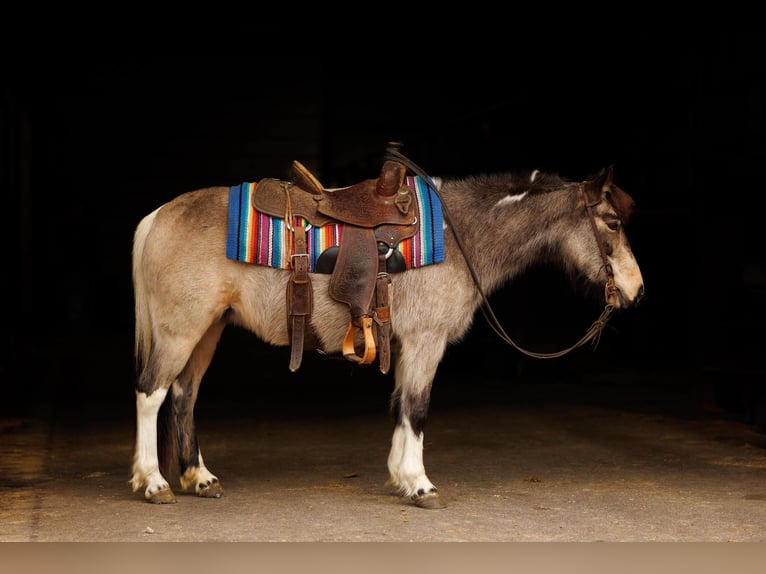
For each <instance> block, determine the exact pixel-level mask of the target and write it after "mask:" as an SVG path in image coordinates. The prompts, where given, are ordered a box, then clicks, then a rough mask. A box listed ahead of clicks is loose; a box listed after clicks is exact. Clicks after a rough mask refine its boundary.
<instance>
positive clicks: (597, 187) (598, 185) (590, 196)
mask: <svg viewBox="0 0 766 574" xmlns="http://www.w3.org/2000/svg"><path fill="white" fill-rule="evenodd" d="M613 175H614V168H613V166H609V167H606V168H602V169H601V170H600V171H599V172H598V173H597V174H596V175H592V176H590V177H589V178H588V179H586V180H585V181H584V182H583V191H584V192H585V197H586V199H587V201H588V203H590V204H594V203H598V202H599V201H601V200H602V199H604V194H605V193H607V192H608V191H610V190H611V188H612V177H613Z"/></svg>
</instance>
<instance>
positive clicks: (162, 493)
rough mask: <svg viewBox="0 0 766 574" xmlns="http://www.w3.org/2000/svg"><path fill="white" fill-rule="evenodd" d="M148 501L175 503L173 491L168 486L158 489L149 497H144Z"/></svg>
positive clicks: (153, 502)
mask: <svg viewBox="0 0 766 574" xmlns="http://www.w3.org/2000/svg"><path fill="white" fill-rule="evenodd" d="M146 500H147V501H148V502H151V503H152V504H175V503H176V497H175V495H174V494H173V491H172V490H170V489H169V488H163V489H162V490H158V491H157V492H155V493H154V494H152V495H151V496H149V498H147V499H146Z"/></svg>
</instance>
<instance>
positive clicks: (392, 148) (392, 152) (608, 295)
mask: <svg viewBox="0 0 766 574" xmlns="http://www.w3.org/2000/svg"><path fill="white" fill-rule="evenodd" d="M398 147H399V144H389V146H388V147H387V148H386V153H385V156H384V159H385V160H393V161H398V162H400V163H401V164H403V165H405V166H406V167H407V168H408V169H410V170H411V171H412V172H413V173H414V174H415V175H418V176H420V177H421V178H422V179H423V181H424V182H425V183H426V184H427V185H428V187H429V188H431V189H432V190H433V192H434V193H435V194H436V195H437V196H438V197H439V200H440V201H441V206H442V214H443V215H444V219H445V220H446V221H447V223H448V224H449V226H450V229H451V230H452V234H453V235H454V237H455V241H456V242H457V245H458V247H459V248H460V252H461V253H462V254H463V258H464V259H465V262H466V265H467V266H468V271H469V272H470V273H471V277H472V278H473V282H474V284H475V285H476V289H477V290H478V292H479V296H480V297H481V311H482V313H483V314H484V318H485V319H486V320H487V323H489V326H490V327H491V328H492V330H493V331H494V332H495V334H497V336H498V337H500V338H501V339H502V340H503V341H505V342H506V343H508V344H509V345H511V346H512V347H513V348H514V349H516V350H517V351H519V352H520V353H522V354H524V355H527V356H528V357H533V358H535V359H554V358H557V357H561V356H563V355H566V354H567V353H569V352H571V351H574V350H575V349H577V348H578V347H582V346H583V345H585V344H586V343H588V342H592V344H593V347H594V348H595V347H597V346H598V343H599V340H600V338H601V332H602V330H603V329H604V327H606V324H607V322H608V321H609V318H610V317H611V316H612V313H613V312H614V309H615V304H614V301H615V299H616V297H617V287H616V285H615V283H614V270H613V269H612V264H611V263H609V258H608V257H607V255H606V251H605V249H604V243H603V241H602V239H601V235H600V234H599V232H598V227H597V226H596V218H595V215H594V214H593V208H594V207H595V206H597V205H598V204H599V203H600V202H601V200H599V201H596V202H594V203H589V202H588V198H587V197H586V195H585V185H584V184H583V183H579V184H578V187H579V191H580V194H581V195H582V198H583V202H584V204H585V210H586V212H587V214H588V219H589V220H590V224H591V229H592V230H593V234H594V235H595V237H596V244H597V245H598V250H599V254H600V255H601V260H602V261H603V262H604V272H605V273H606V284H605V286H604V289H605V291H604V301H605V303H604V310H603V311H601V314H600V315H599V316H598V318H597V319H596V320H595V321H594V322H593V323H592V324H591V325H590V327H588V329H587V330H586V331H585V334H584V335H583V336H582V337H581V338H580V340H578V341H577V342H576V343H574V344H573V345H571V346H569V347H567V348H565V349H562V350H560V351H557V352H553V353H538V352H535V351H528V350H526V349H524V348H522V347H520V346H519V345H518V344H517V343H516V342H515V341H514V340H513V339H511V337H510V336H509V335H508V334H507V333H506V332H505V330H504V329H503V327H502V325H500V322H499V321H498V319H497V317H496V316H495V313H494V311H493V310H492V307H491V305H490V304H489V299H488V298H487V296H486V294H485V293H484V290H483V289H482V288H481V284H480V282H479V277H478V275H477V273H476V269H475V268H474V266H473V264H472V263H471V260H470V259H469V257H468V252H467V250H466V248H465V244H464V243H463V239H462V238H461V236H460V234H459V233H458V230H457V229H456V227H455V225H454V224H453V223H452V217H451V215H450V213H449V210H448V209H447V205H446V204H445V203H444V201H443V200H442V197H441V194H440V193H439V190H438V189H437V188H436V185H435V184H434V182H433V180H432V179H431V177H430V176H429V175H428V174H427V173H426V172H424V171H423V170H422V169H421V168H420V167H419V166H418V165H417V164H416V163H414V162H413V161H411V160H410V159H409V158H407V157H406V156H404V155H403V154H402V153H401V152H399V150H398Z"/></svg>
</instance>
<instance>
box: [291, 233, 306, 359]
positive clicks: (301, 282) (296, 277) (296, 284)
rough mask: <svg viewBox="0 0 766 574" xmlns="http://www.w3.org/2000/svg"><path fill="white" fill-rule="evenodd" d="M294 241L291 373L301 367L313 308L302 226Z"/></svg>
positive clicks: (304, 234)
mask: <svg viewBox="0 0 766 574" xmlns="http://www.w3.org/2000/svg"><path fill="white" fill-rule="evenodd" d="M293 241H294V252H293V255H292V258H291V267H292V269H293V273H292V277H291V278H290V281H288V282H287V317H288V324H287V330H288V334H289V336H290V347H291V351H290V371H292V372H295V371H297V370H298V369H299V368H300V366H301V360H302V358H303V340H304V337H305V327H306V318H307V317H309V316H310V315H311V308H312V297H311V294H312V293H311V279H310V278H309V274H308V268H309V261H308V259H309V258H308V253H307V250H306V249H307V244H306V230H305V228H304V227H303V226H302V225H297V226H295V230H294V238H293Z"/></svg>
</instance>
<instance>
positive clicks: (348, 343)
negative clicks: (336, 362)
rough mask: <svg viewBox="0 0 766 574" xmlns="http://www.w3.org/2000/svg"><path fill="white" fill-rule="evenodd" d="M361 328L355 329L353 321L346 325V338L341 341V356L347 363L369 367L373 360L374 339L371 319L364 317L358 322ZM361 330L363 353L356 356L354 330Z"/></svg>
mask: <svg viewBox="0 0 766 574" xmlns="http://www.w3.org/2000/svg"><path fill="white" fill-rule="evenodd" d="M359 322H360V324H361V327H357V326H356V325H355V324H354V321H351V322H350V323H349V324H348V331H346V337H345V338H344V339H343V356H344V357H345V358H346V359H348V360H349V361H353V362H355V363H359V364H360V365H369V364H370V363H372V362H373V361H374V360H375V337H374V336H373V334H372V317H370V316H368V315H364V316H362V317H361V318H360V320H359ZM357 329H361V330H362V332H363V333H364V353H363V354H362V355H357V353H356V347H355V346H354V339H355V338H356V330H357Z"/></svg>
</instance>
